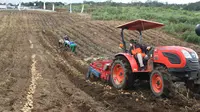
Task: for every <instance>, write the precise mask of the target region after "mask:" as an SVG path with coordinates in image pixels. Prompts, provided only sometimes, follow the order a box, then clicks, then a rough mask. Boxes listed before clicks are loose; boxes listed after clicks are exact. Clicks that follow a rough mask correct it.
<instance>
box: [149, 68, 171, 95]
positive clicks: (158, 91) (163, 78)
mask: <svg viewBox="0 0 200 112" xmlns="http://www.w3.org/2000/svg"><path fill="white" fill-rule="evenodd" d="M167 77H168V75H167V73H165V72H163V71H160V70H154V71H153V72H152V73H151V76H150V86H151V90H152V92H153V94H154V95H155V96H156V97H163V96H168V95H169V92H170V91H169V89H170V88H169V85H170V82H169V79H168V78H167Z"/></svg>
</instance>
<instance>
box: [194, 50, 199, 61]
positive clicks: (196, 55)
mask: <svg viewBox="0 0 200 112" xmlns="http://www.w3.org/2000/svg"><path fill="white" fill-rule="evenodd" d="M194 54H195V57H196V58H197V59H199V56H198V54H197V53H196V52H195V51H194Z"/></svg>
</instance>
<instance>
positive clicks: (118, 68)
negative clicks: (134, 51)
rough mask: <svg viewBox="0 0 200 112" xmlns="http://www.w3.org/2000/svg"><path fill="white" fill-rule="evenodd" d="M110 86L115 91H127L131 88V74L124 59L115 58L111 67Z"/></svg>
mask: <svg viewBox="0 0 200 112" xmlns="http://www.w3.org/2000/svg"><path fill="white" fill-rule="evenodd" d="M110 80H111V83H112V85H113V86H114V87H115V88H117V89H128V88H130V87H132V86H133V74H132V70H131V67H130V65H129V63H128V61H127V60H126V59H123V58H117V59H115V60H114V62H113V64H112V66H111V77H110Z"/></svg>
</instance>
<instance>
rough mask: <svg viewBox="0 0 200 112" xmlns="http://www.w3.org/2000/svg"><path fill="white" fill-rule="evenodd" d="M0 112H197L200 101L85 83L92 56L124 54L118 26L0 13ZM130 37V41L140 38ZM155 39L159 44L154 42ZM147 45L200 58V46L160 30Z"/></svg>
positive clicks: (80, 18) (62, 16)
mask: <svg viewBox="0 0 200 112" xmlns="http://www.w3.org/2000/svg"><path fill="white" fill-rule="evenodd" d="M0 18H1V19H0V21H1V22H0V51H1V55H0V62H1V63H0V76H1V79H0V111H3V112H8V111H17V112H18V111H24V112H27V111H35V112H44V111H48V112H88V111H92V112H109V111H114V112H115V111H116V112H119V111H124V112H160V111H163V112H177V111H181V112H188V111H189V112H198V111H200V100H196V99H193V98H185V97H183V96H182V97H181V96H180V97H178V96H177V97H174V98H169V99H166V98H165V99H163V98H155V97H154V96H153V94H152V93H151V91H150V88H149V85H148V84H147V83H144V84H140V85H139V86H137V87H135V88H133V89H131V90H128V91H122V90H116V89H114V88H112V87H110V86H108V84H105V83H103V82H90V81H85V79H84V75H85V74H86V72H87V68H88V64H89V63H88V62H86V61H84V60H85V59H86V58H88V57H93V58H94V57H108V58H112V57H113V56H114V54H115V53H117V52H120V49H119V48H118V45H119V43H120V30H119V29H116V28H115V26H117V25H119V24H122V23H124V22H122V21H121V22H120V21H94V20H91V19H90V17H88V16H87V15H77V14H68V13H50V12H33V11H0ZM66 34H67V35H69V36H70V39H71V40H74V41H75V42H76V43H77V44H78V49H77V54H76V55H74V54H72V53H70V52H67V51H66V52H63V51H61V50H60V49H58V40H59V39H60V38H62V36H64V35H66ZM136 36H137V32H126V33H125V37H126V39H130V38H137V37H136ZM155 37H157V38H158V39H155ZM144 42H145V43H146V44H149V45H181V46H186V47H190V48H192V49H194V50H196V51H197V52H198V54H200V49H199V48H200V46H198V45H194V44H190V43H186V42H183V41H181V40H178V39H175V38H174V37H173V36H170V35H167V34H165V33H163V32H162V31H161V30H149V31H146V32H145V33H144Z"/></svg>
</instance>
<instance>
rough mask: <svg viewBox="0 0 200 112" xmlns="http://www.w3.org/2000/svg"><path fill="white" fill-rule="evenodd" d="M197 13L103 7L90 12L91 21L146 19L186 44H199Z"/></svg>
mask: <svg viewBox="0 0 200 112" xmlns="http://www.w3.org/2000/svg"><path fill="white" fill-rule="evenodd" d="M199 15H200V14H199V13H197V12H194V11H193V12H192V11H186V10H181V9H172V8H163V7H144V6H133V7H131V6H126V7H122V6H120V7H114V6H105V7H99V8H96V9H95V10H94V11H93V12H92V17H93V19H100V20H135V19H146V20H153V21H158V22H161V23H164V24H165V25H166V26H165V27H164V31H165V32H167V33H170V34H173V35H175V36H176V37H178V38H182V39H184V40H185V41H187V42H192V43H196V44H199V42H200V38H199V37H198V36H197V35H196V34H195V32H194V28H195V26H196V24H198V23H199V22H200V18H199Z"/></svg>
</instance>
